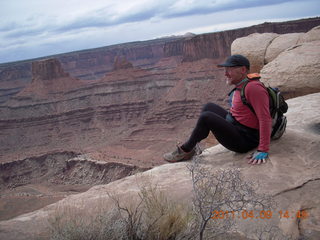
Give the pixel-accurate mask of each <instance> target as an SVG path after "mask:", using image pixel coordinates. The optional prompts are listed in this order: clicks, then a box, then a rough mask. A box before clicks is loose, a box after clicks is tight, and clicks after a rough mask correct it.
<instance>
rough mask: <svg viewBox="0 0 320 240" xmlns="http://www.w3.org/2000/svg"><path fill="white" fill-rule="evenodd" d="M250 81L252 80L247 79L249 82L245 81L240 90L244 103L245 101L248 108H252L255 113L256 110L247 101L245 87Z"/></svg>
mask: <svg viewBox="0 0 320 240" xmlns="http://www.w3.org/2000/svg"><path fill="white" fill-rule="evenodd" d="M249 82H250V80H249V81H247V82H245V84H244V85H243V86H242V88H241V90H240V97H241V101H242V103H243V104H244V105H246V106H248V108H249V109H250V110H251V112H253V113H254V114H256V112H255V111H254V109H253V107H252V105H251V104H250V103H249V102H248V101H247V99H246V96H245V93H244V91H245V88H246V86H247V84H248V83H249Z"/></svg>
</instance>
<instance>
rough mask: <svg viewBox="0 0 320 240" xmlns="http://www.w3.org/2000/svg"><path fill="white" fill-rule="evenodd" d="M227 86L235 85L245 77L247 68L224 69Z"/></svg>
mask: <svg viewBox="0 0 320 240" xmlns="http://www.w3.org/2000/svg"><path fill="white" fill-rule="evenodd" d="M224 75H225V76H226V77H227V80H226V82H227V84H228V85H236V84H238V83H239V82H241V80H242V79H244V78H245V77H246V76H247V68H246V67H245V66H241V67H225V74H224Z"/></svg>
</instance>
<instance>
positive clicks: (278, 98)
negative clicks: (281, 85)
mask: <svg viewBox="0 0 320 240" xmlns="http://www.w3.org/2000/svg"><path fill="white" fill-rule="evenodd" d="M248 79H249V80H248V81H246V82H245V84H244V85H243V87H242V88H241V90H240V96H241V101H242V103H243V104H244V105H246V106H248V107H249V108H250V110H251V111H252V112H253V113H254V114H255V112H254V109H253V107H252V106H251V104H250V103H249V102H248V101H247V99H246V97H245V87H246V86H247V84H248V83H249V82H250V81H251V80H254V81H259V79H260V75H259V74H249V75H248ZM261 84H262V85H263V86H264V87H265V88H266V90H267V92H268V94H269V110H270V115H271V118H272V131H271V139H273V140H275V139H279V138H280V137H281V136H282V135H283V133H284V132H285V130H286V126H287V117H286V116H285V115H283V114H284V113H286V112H287V111H288V104H287V103H286V101H285V100H284V97H283V95H282V94H281V92H280V90H279V89H278V88H273V87H266V86H265V85H264V84H263V83H262V82H261Z"/></svg>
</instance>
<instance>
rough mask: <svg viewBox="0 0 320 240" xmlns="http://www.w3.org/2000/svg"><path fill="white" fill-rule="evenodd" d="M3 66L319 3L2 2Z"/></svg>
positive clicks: (305, 13) (286, 14) (285, 13)
mask: <svg viewBox="0 0 320 240" xmlns="http://www.w3.org/2000/svg"><path fill="white" fill-rule="evenodd" d="M0 16H1V20H0V63H4V62H12V61H18V60H24V59H31V58H37V57H43V56H48V55H53V54H59V53H65V52H71V51H77V50H83V49H90V48H97V47H102V46H109V45H113V44H119V43H125V42H132V41H143V40H150V39H156V38H160V37H165V36H172V35H184V34H185V33H188V32H192V33H195V34H201V33H208V32H217V31H223V30H229V29H235V28H239V27H246V26H251V25H255V24H260V23H263V22H279V21H288V20H295V19H300V18H308V17H315V16H320V0H0Z"/></svg>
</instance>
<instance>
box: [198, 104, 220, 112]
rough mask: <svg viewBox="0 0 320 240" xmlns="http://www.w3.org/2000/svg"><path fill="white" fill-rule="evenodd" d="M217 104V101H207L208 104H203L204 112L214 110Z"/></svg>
mask: <svg viewBox="0 0 320 240" xmlns="http://www.w3.org/2000/svg"><path fill="white" fill-rule="evenodd" d="M217 106H218V105H217V104H215V103H211V102H210V103H207V104H205V105H204V106H203V108H202V112H206V111H209V112H214V111H215V109H216V107H217Z"/></svg>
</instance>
